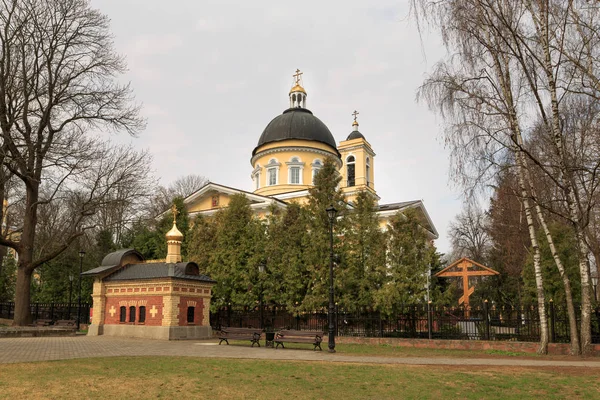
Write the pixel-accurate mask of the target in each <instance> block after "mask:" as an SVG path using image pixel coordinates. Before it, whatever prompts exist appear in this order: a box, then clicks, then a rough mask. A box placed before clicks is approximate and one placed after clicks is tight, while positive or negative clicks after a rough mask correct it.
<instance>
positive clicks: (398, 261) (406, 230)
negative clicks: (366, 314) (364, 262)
mask: <svg viewBox="0 0 600 400" xmlns="http://www.w3.org/2000/svg"><path fill="white" fill-rule="evenodd" d="M435 259H436V252H435V247H434V246H433V244H432V243H431V242H430V239H429V236H428V234H427V231H426V230H425V229H424V228H423V226H422V223H421V220H420V218H419V215H418V214H417V212H416V210H414V209H409V210H405V211H403V212H398V213H397V214H396V215H394V216H393V217H392V219H391V220H390V223H389V224H388V257H387V273H386V282H385V284H383V285H382V287H381V288H380V289H379V290H378V291H377V292H376V293H375V305H376V307H377V308H378V309H379V310H380V311H382V312H384V313H387V314H392V313H394V312H397V311H398V310H400V309H401V307H402V306H403V305H409V304H414V303H421V302H423V301H424V300H425V298H426V290H427V289H426V286H427V273H428V271H429V268H430V267H431V265H432V263H434V262H435Z"/></svg>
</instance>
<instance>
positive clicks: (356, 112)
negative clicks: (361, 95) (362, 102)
mask: <svg viewBox="0 0 600 400" xmlns="http://www.w3.org/2000/svg"><path fill="white" fill-rule="evenodd" d="M358 114H360V113H359V112H358V111H356V110H354V112H353V113H352V115H354V122H356V116H357V115H358Z"/></svg>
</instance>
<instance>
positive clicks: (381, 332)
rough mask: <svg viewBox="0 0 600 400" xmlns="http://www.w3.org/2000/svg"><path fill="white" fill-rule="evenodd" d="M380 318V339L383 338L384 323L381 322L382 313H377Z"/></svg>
mask: <svg viewBox="0 0 600 400" xmlns="http://www.w3.org/2000/svg"><path fill="white" fill-rule="evenodd" d="M377 315H378V316H379V337H383V321H382V320H381V311H377Z"/></svg>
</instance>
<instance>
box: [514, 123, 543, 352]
mask: <svg viewBox="0 0 600 400" xmlns="http://www.w3.org/2000/svg"><path fill="white" fill-rule="evenodd" d="M517 135H518V136H517V140H519V138H520V133H518V134H517ZM516 156H517V157H516V158H517V177H518V178H517V180H518V182H519V189H520V191H521V201H522V202H523V207H524V208H525V217H526V219H527V228H528V230H529V239H530V240H531V247H532V248H533V269H534V272H535V287H536V292H537V300H538V313H539V316H540V347H539V348H538V350H537V352H538V354H548V340H549V335H548V318H547V317H546V298H545V295H544V284H543V283H544V280H543V278H542V266H541V254H540V246H539V243H538V240H537V237H536V234H535V227H534V225H533V216H532V212H531V204H530V202H529V194H528V192H527V186H526V184H525V173H526V172H525V169H526V165H525V155H524V154H523V152H522V151H520V150H516Z"/></svg>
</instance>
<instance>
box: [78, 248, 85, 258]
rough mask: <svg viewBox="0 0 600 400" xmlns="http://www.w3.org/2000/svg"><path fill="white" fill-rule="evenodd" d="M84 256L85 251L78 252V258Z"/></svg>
mask: <svg viewBox="0 0 600 400" xmlns="http://www.w3.org/2000/svg"><path fill="white" fill-rule="evenodd" d="M84 256H85V251H83V250H79V258H83V257H84Z"/></svg>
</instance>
